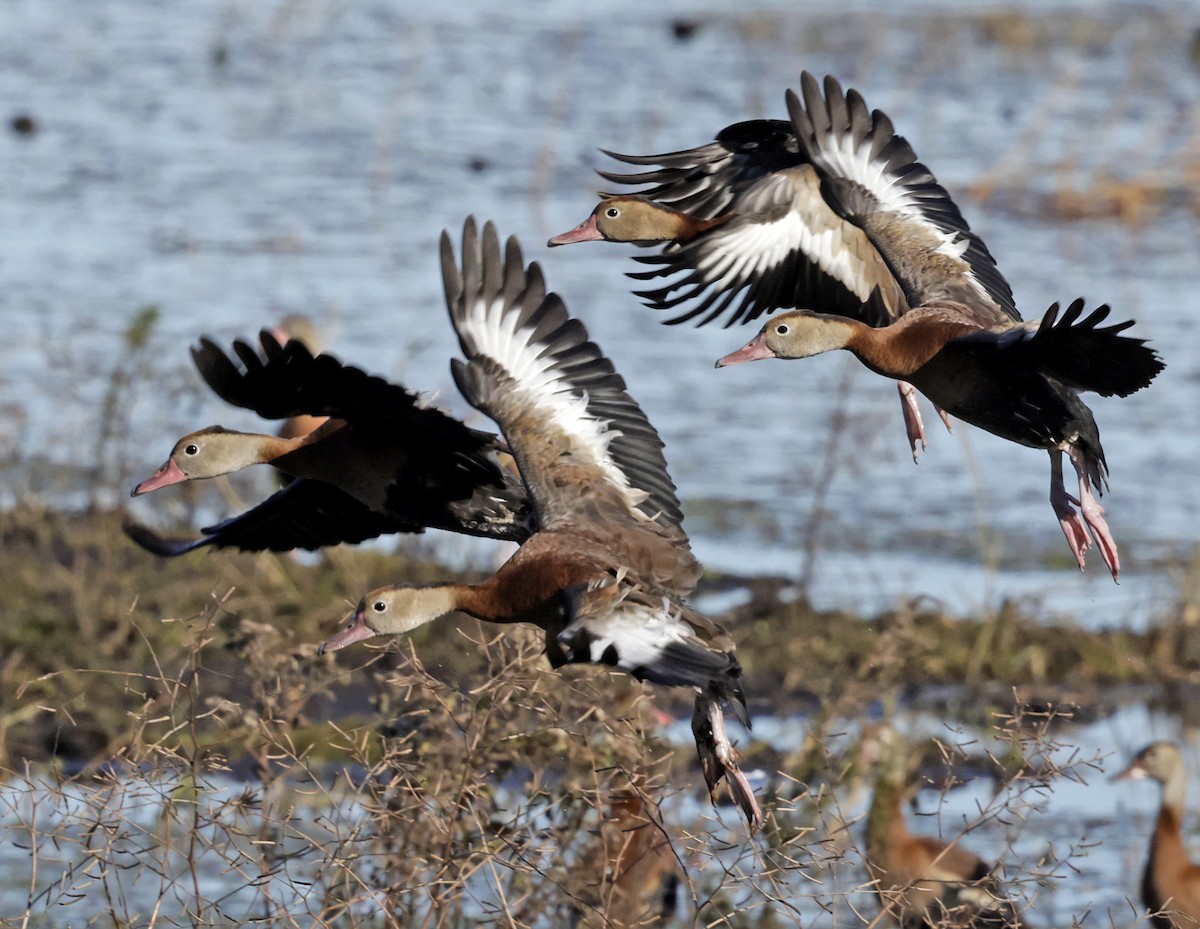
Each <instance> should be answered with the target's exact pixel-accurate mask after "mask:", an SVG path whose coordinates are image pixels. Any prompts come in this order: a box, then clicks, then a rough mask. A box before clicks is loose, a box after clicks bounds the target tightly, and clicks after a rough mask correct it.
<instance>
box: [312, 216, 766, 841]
mask: <svg viewBox="0 0 1200 929" xmlns="http://www.w3.org/2000/svg"><path fill="white" fill-rule="evenodd" d="M441 269H442V278H443V283H444V287H445V295H446V305H447V308H448V309H449V313H450V320H451V323H452V325H453V327H454V330H455V332H456V334H457V336H458V342H459V346H460V348H461V350H462V353H463V355H464V356H465V357H464V358H455V359H453V360H452V362H451V371H452V374H453V376H454V381H455V383H456V384H457V386H458V389H459V391H460V392H461V393H462V395H463V397H464V398H465V399H466V400H467V402H468V403H470V404H471V405H472V406H474V407H475V408H476V409H478V410H479V411H480V412H482V413H484V414H485V415H487V416H488V417H490V418H491V419H493V420H494V421H495V422H496V423H497V425H498V426H499V427H500V432H501V434H502V435H503V436H504V438H505V440H506V441H507V443H508V448H509V450H510V451H511V453H512V455H513V458H514V460H515V462H516V465H517V469H518V471H519V473H520V476H521V480H522V481H523V483H524V485H525V488H526V490H527V492H528V498H529V500H530V502H531V504H532V507H533V511H534V519H535V522H536V526H537V529H536V531H535V532H534V533H533V534H532V535H530V536H529V537H528V538H527V539H525V540H524V542H522V544H521V545H520V547H519V548H518V549H517V550H516V552H514V553H513V555H512V556H511V557H510V558H509V559H508V560H507V561H506V562H505V563H504V564H503V565H501V566H500V568H499V569H498V570H497V571H496V572H495V573H494V574H493V575H492V576H490V577H488V578H486V579H485V580H483V581H480V582H478V583H471V584H468V583H441V584H435V585H432V586H423V587H414V586H412V585H409V584H395V585H387V586H384V587H380V588H377V589H375V590H372V591H370V592H369V593H367V594H366V595H364V596H363V597H362V599H361V600H360V601H359V603H358V605H357V607H356V608H355V609H354V611H353V612H352V613H351V615H350V617H349V619H348V621H347V622H346V623H345V625H344V628H343V629H342V630H341V631H340V632H338V633H337V634H336V635H334V636H333V637H332V638H330V639H329V640H328V641H326V642H325V643H324V644H322V645H321V647H320V649H319V652H320V653H322V654H324V653H328V652H334V651H337V650H339V649H343V648H346V647H347V646H350V645H353V644H355V643H358V642H363V641H366V640H368V639H371V638H374V637H376V636H389V635H399V634H403V633H407V632H410V631H411V630H413V629H416V628H418V627H420V626H423V625H425V624H427V623H430V622H433V621H434V620H437V619H439V618H441V617H442V616H445V615H446V614H448V613H451V612H454V611H459V612H463V613H466V614H467V615H469V616H472V617H474V618H476V619H480V620H484V621H487V622H493V623H529V624H533V625H535V626H538V627H540V628H541V629H542V630H543V631H544V634H545V648H546V655H547V657H548V659H549V662H550V664H551V666H552V667H555V668H557V667H561V666H563V665H565V664H569V663H583V664H589V663H590V664H599V665H604V666H609V667H614V668H618V669H620V670H623V671H626V672H628V673H629V674H631V675H632V676H633V677H634V678H636V679H638V680H642V681H648V682H650V683H653V684H658V685H662V686H667V687H672V686H680V687H690V688H693V689H694V690H695V691H696V700H695V709H694V711H693V715H692V731H693V735H694V736H695V739H696V745H697V750H698V753H699V755H700V760H701V767H702V770H703V773H704V777H705V781H706V783H707V785H708V788H709V793H710V796H712V795H713V791H714V790H715V788H716V785H717V784H718V783H719V782H720V781H721V780H722V779H724V780H726V781H727V782H728V784H729V786H730V789H731V791H732V793H733V796H734V799H735V801H736V802H737V803H738V805H739V807H740V808H741V810H742V812H743V813H744V814H745V816H746V819H747V821H748V822H749V824H750V827H751V830H752V831H753V830H754V829H755V828H757V826H758V825H759V824H760V823H761V822H762V812H761V810H760V808H759V806H758V804H757V802H756V800H755V798H754V794H753V791H752V789H751V788H750V785H749V782H748V781H747V779H746V778H745V776H744V775H743V774H742V772H741V771H740V769H739V768H738V758H737V754H736V751H735V750H734V748H733V746H732V743H731V742H730V739H729V735H728V733H727V730H726V724H725V718H724V710H723V707H724V706H728V707H729V708H730V709H731V711H732V712H733V714H734V716H735V717H736V718H737V719H738V721H739V722H741V723H742V724H743V725H744V726H747V727H749V724H750V718H749V714H748V711H747V708H746V699H745V693H744V689H743V684H742V669H741V665H740V663H739V662H738V660H737V656H736V654H735V645H734V642H733V639H732V638H731V637H730V635H729V633H728V632H727V631H726V630H725V629H723V628H722V627H721V626H719V625H718V624H717V623H715V622H713V621H712V620H711V619H709V618H708V617H706V616H704V615H703V614H701V613H700V612H699V611H697V610H695V609H694V608H692V607H691V606H690V605H689V604H688V603H687V602H686V600H685V599H684V598H685V597H686V595H687V594H688V593H689V592H690V591H691V590H692V589H693V588H694V587H695V585H696V583H697V582H698V581H699V579H700V576H701V573H702V568H701V566H700V563H699V562H698V561H697V560H696V558H695V556H694V554H693V553H692V550H691V545H690V542H689V541H688V537H687V534H686V533H685V531H684V529H683V526H682V522H683V513H682V511H681V509H680V505H679V500H678V498H677V496H676V491H675V485H674V483H673V481H672V480H671V477H670V475H669V473H668V471H667V466H666V459H665V456H664V454H663V442H662V439H661V438H659V435H658V433H657V431H655V429H654V427H653V426H651V424H650V422H649V420H648V419H647V418H646V415H645V413H644V412H643V411H642V409H641V407H639V406H638V404H637V402H636V401H635V400H634V399H633V398H632V397H631V396H630V395H629V393H628V392H627V390H626V387H625V381H624V380H623V379H622V377H621V376H620V374H618V373H617V371H616V369H615V368H614V366H613V364H612V362H611V361H609V359H608V358H607V357H606V356H605V355H604V353H603V352H602V351H601V350H600V348H599V347H598V346H597V345H596V344H595V343H594V342H592V341H590V340H589V338H588V334H587V330H586V328H585V327H584V326H583V324H582V323H581V322H580V321H579V320H578V319H575V318H573V317H572V316H570V314H569V313H568V311H567V308H566V305H565V303H564V302H563V300H562V298H561V297H559V296H558V295H557V294H554V293H548V292H547V290H546V284H545V279H544V277H543V275H542V271H541V268H540V266H539V265H538V264H537V263H536V262H531V263H530V264H528V265H526V264H525V261H524V257H523V255H522V252H521V248H520V243H519V242H518V241H517V239H516V238H515V237H510V238H509V239H508V240H507V241H506V243H505V245H504V248H503V249H501V245H500V239H499V234H498V233H497V231H496V228H495V226H494V225H493V224H492V223H490V222H489V223H486V224H485V225H484V227H483V230H482V233H480V231H479V228H478V226H477V224H476V223H475V220H474V218H473V217H470V218H468V219H467V221H466V223H465V224H464V228H463V234H462V245H461V261H460V259H458V258H456V257H455V252H454V247H453V245H452V244H451V241H450V237H449V234H448V233H445V232H444V233H443V235H442V239H441Z"/></svg>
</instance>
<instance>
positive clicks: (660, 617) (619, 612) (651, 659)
mask: <svg viewBox="0 0 1200 929" xmlns="http://www.w3.org/2000/svg"><path fill="white" fill-rule="evenodd" d="M589 629H590V631H591V633H592V635H593V636H594V638H592V640H591V653H590V655H589V657H590V658H591V660H592V661H594V662H600V661H602V660H603V656H604V653H605V652H606V651H608V649H610V648H611V649H613V650H614V651H615V652H616V654H617V656H618V667H620V668H622V669H624V670H626V671H634V670H637V669H640V668H649V667H653V666H654V664H655V663H656V662H657V661H658V660H659V659H660V658H661V657H662V654H663V652H664V651H665V650H666V648H667V646H668V645H670V644H671V643H672V642H677V643H680V644H687V643H690V642H691V641H692V640H693V638H694V636H693V634H692V629H691V627H690V626H689V625H688V624H687V623H685V622H683V621H682V619H681V618H680V613H679V610H678V609H676V610H674V611H672V609H671V601H670V600H669V599H667V598H666V597H663V598H662V606H661V609H659V608H656V607H653V606H649V605H647V604H644V603H634V602H630V601H628V600H626V601H625V602H624V603H622V604H621V605H619V606H618V607H617V608H616V610H615V611H614V612H613V613H612V615H611V616H609V617H607V618H606V619H605V620H603V621H600V622H593V623H590V624H589Z"/></svg>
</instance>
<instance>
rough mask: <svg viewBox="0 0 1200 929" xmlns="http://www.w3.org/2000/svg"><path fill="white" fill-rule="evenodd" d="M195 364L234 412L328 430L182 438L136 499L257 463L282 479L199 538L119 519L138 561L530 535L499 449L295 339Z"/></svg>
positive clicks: (515, 481) (214, 431) (219, 431)
mask: <svg viewBox="0 0 1200 929" xmlns="http://www.w3.org/2000/svg"><path fill="white" fill-rule="evenodd" d="M192 359H193V361H194V362H195V365H196V368H197V370H198V371H199V372H200V374H201V376H202V377H203V378H204V380H205V381H206V382H207V384H208V386H209V387H210V388H212V390H213V391H214V392H215V393H216V394H217V395H218V396H220V397H221V398H222V399H223V400H225V401H226V402H228V403H230V404H232V405H234V406H237V407H242V408H245V409H250V410H253V411H255V412H256V413H258V414H259V415H260V416H262V417H264V418H266V419H287V418H289V417H295V416H298V415H311V416H318V417H321V418H323V420H324V421H323V422H322V423H321V425H320V426H318V427H317V428H316V429H314V430H312V431H310V432H303V431H302V430H301V432H300V434H299V435H294V436H277V435H276V436H273V435H267V434H263V433H251V432H241V431H237V430H232V429H227V428H225V427H223V426H219V425H218V426H209V427H206V428H204V429H200V430H197V431H195V432H191V433H188V434H187V435H185V436H183V437H182V438H180V439H179V440H178V441H177V442H176V443H175V445H174V447H173V448H172V450H171V453H170V455H169V456H168V457H167V460H166V462H165V463H164V464H163V465H162V466H161V467H160V468H159V469H158V470H157V471H155V473H154V474H153V475H152V476H151V477H149V478H146V479H145V480H143V481H141V482H140V483H138V484H137V485H136V486H135V487H134V488H133V490H132V491H131V494H132V496H134V497H138V496H141V495H143V494H147V493H151V492H153V491H157V490H160V489H162V488H164V487H169V486H171V485H173V484H178V483H181V482H183V481H191V480H204V479H207V478H213V477H218V476H220V475H223V474H230V473H233V472H235V471H239V470H241V469H243V468H247V467H250V466H252V465H256V464H271V465H273V466H275V467H276V468H277V469H279V470H280V471H282V472H284V473H285V474H287V475H290V476H291V478H292V480H291V481H290V482H289V483H288V484H287V485H286V486H285V487H284V488H283V489H282V490H280V491H278V492H276V493H275V494H273V495H271V496H270V497H268V498H267V499H266V500H264V501H262V502H261V503H259V504H258V505H257V506H255V507H252V508H251V509H250V510H248V511H246V512H245V513H241V514H239V515H237V516H234V517H232V518H230V519H227V520H224V521H223V522H221V523H218V524H217V525H214V526H209V527H206V528H204V529H202V530H201V533H202V535H201V537H200V538H198V539H178V538H167V537H164V536H162V535H160V534H158V533H156V532H155V531H154V530H152V529H150V528H149V527H147V526H145V525H142V524H141V523H139V522H137V521H135V520H133V519H132V518H127V519H126V520H125V524H124V529H125V532H126V534H127V535H128V536H129V537H130V538H131V539H132V540H133V541H134V542H136V543H137V544H139V545H140V546H142V547H143V548H145V549H147V550H148V551H150V552H152V553H154V554H156V555H160V556H162V557H175V556H178V555H182V554H184V553H186V552H190V551H194V550H196V549H198V548H202V547H205V546H212V547H214V548H236V549H239V550H241V551H264V550H265V551H275V552H284V551H291V550H293V549H297V548H301V549H307V550H315V549H318V548H322V547H324V546H327V545H335V544H338V543H357V542H362V541H365V540H367V539H371V538H375V537H377V536H379V535H384V534H389V533H420V532H423V531H424V530H425V529H444V530H448V531H451V532H456V533H460V534H465V535H472V536H479V537H482V538H491V539H500V540H505V541H511V542H520V541H523V540H524V539H526V538H528V536H529V535H530V534H531V532H532V531H533V523H532V513H533V511H532V507H531V506H530V504H529V501H528V498H527V496H526V493H525V486H524V484H523V483H522V482H521V481H520V479H519V477H518V476H517V475H516V473H515V470H514V469H513V467H512V465H511V457H510V456H509V454H508V452H507V448H506V446H505V444H504V442H503V440H501V439H500V438H499V437H498V436H496V435H494V434H490V433H487V432H482V431H480V430H476V429H472V428H470V427H468V426H467V425H466V424H464V423H463V422H462V421H461V420H458V419H456V418H455V417H454V416H452V415H450V414H449V413H446V412H444V411H442V410H439V409H437V408H435V407H432V406H429V405H427V404H426V403H425V402H424V401H423V399H422V398H421V396H420V395H419V394H418V393H416V392H414V391H411V390H409V389H408V388H406V387H403V386H401V385H398V384H393V383H391V382H389V381H387V380H385V379H383V378H381V377H377V376H374V375H369V374H366V373H365V372H364V371H362V370H361V369H359V368H356V367H353V366H351V365H347V364H344V363H342V362H341V361H339V360H338V359H337V358H336V357H334V356H332V355H328V354H318V355H314V354H312V352H310V351H309V349H308V348H307V347H306V346H305V345H304V343H303V342H302V341H300V340H297V339H291V340H289V341H288V342H286V343H284V344H280V343H279V341H278V339H277V338H276V336H275V335H274V334H273V333H271V332H270V331H266V330H264V331H263V332H262V333H260V335H259V347H258V348H257V349H256V348H255V347H254V346H252V345H251V344H249V343H248V342H245V341H242V340H237V341H235V342H234V343H233V347H232V350H231V352H229V353H228V354H227V353H226V352H225V351H223V350H222V349H221V348H220V347H219V346H218V345H217V344H216V343H215V342H213V341H212V340H211V339H208V338H202V339H201V340H200V342H199V345H197V346H196V347H194V348H193V349H192Z"/></svg>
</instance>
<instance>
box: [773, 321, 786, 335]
mask: <svg viewBox="0 0 1200 929" xmlns="http://www.w3.org/2000/svg"><path fill="white" fill-rule="evenodd" d="M775 333H776V334H777V335H787V333H788V327H787V323H780V324H779V325H778V326H776V327H775Z"/></svg>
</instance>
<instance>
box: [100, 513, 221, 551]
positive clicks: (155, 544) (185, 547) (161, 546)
mask: <svg viewBox="0 0 1200 929" xmlns="http://www.w3.org/2000/svg"><path fill="white" fill-rule="evenodd" d="M121 530H122V531H123V532H124V533H125V535H127V536H128V537H129V538H130V539H131V540H132V541H133V542H135V543H137V544H138V545H140V546H141V547H142V548H144V549H145V550H146V551H148V552H150V553H151V554H152V555H158V556H159V557H160V558H174V557H176V556H178V555H184V554H186V553H188V552H190V551H194V550H195V549H197V548H201V547H203V546H205V545H209V544H211V543H212V541H213V540H212V539H211V538H203V539H171V538H167V537H166V536H161V535H159V534H158V533H157V532H155V531H154V530H153V529H151V528H150V527H149V526H143V525H142V524H141V523H139V522H137V521H136V520H134V519H133V518H132V517H130V516H126V517H125V518H124V520H123V521H122V523H121Z"/></svg>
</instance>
